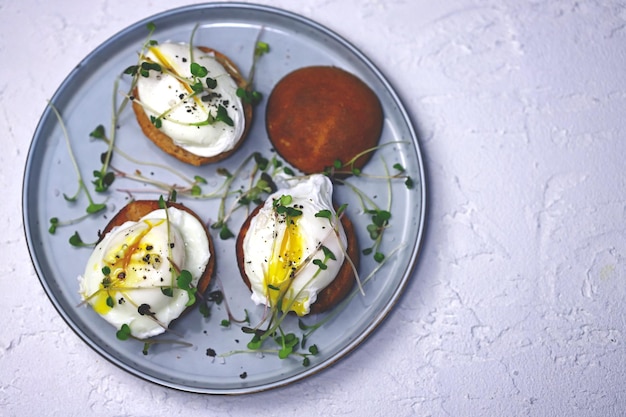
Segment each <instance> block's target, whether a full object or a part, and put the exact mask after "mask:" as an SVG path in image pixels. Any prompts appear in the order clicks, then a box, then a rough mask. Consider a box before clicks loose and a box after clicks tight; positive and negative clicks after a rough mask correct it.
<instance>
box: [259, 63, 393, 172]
mask: <svg viewBox="0 0 626 417" xmlns="http://www.w3.org/2000/svg"><path fill="white" fill-rule="evenodd" d="M265 122H266V128H267V133H268V135H269V138H270V140H271V142H272V144H273V145H274V148H275V149H276V151H277V152H278V153H279V154H280V156H282V157H283V158H284V159H285V160H286V161H287V162H288V163H289V164H291V165H292V166H294V167H296V168H298V169H299V170H300V171H302V172H304V173H306V174H312V173H319V172H323V171H324V169H325V168H327V167H331V166H333V163H334V162H335V161H336V160H340V161H341V162H343V163H346V162H348V161H349V160H351V159H352V158H354V157H355V156H357V155H358V154H359V153H360V152H363V151H365V150H367V149H370V148H372V147H375V146H376V145H377V144H378V141H379V139H380V135H381V132H382V126H383V111H382V107H381V104H380V101H379V100H378V97H377V96H376V94H374V92H373V91H372V90H371V89H370V88H369V87H368V86H367V85H366V84H365V83H364V82H363V81H361V80H360V79H359V78H357V77H356V76H355V75H353V74H351V73H349V72H347V71H344V70H342V69H340V68H336V67H328V66H313V67H304V68H300V69H298V70H296V71H293V72H291V73H290V74H287V75H286V76H285V77H284V78H282V79H281V80H280V81H279V82H278V84H276V86H275V87H274V89H273V90H272V92H271V94H270V97H269V98H268V101H267V110H266V120H265ZM369 158H370V153H368V154H366V155H364V156H362V157H360V158H358V159H357V160H356V162H355V164H354V167H356V168H359V169H360V168H362V167H363V166H364V165H365V163H367V161H368V160H369Z"/></svg>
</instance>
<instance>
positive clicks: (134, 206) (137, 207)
mask: <svg viewBox="0 0 626 417" xmlns="http://www.w3.org/2000/svg"><path fill="white" fill-rule="evenodd" d="M166 204H167V207H174V208H177V209H179V210H184V211H186V212H187V213H189V214H191V215H193V216H194V217H195V218H196V219H198V221H199V222H200V224H202V226H203V227H204V232H205V233H206V236H207V238H208V241H209V253H210V254H211V256H210V258H209V262H208V264H207V266H206V268H205V270H204V272H203V273H202V275H201V276H200V279H199V280H198V285H197V288H198V293H199V294H202V293H204V292H205V291H206V289H207V288H208V286H209V283H210V282H211V277H212V276H213V270H214V269H215V250H214V248H213V240H212V239H211V235H210V233H209V230H208V229H207V226H206V224H205V223H204V222H203V221H202V219H200V217H199V216H198V215H197V214H196V213H195V212H194V211H192V210H191V209H189V208H188V207H186V206H184V205H182V204H180V203H174V202H171V201H168V202H167V203H166ZM160 208H161V207H160V205H159V202H158V201H156V200H135V201H131V202H130V203H128V204H127V205H126V206H124V207H123V208H122V209H121V210H120V211H119V212H117V214H116V215H115V216H114V217H113V218H112V219H111V220H110V221H109V223H108V224H107V225H106V227H105V228H104V229H103V230H102V232H101V233H100V240H101V239H102V238H103V237H104V236H105V235H106V234H107V233H109V232H110V231H111V230H112V229H113V228H114V227H116V226H121V225H122V224H124V223H125V222H127V221H132V222H136V221H139V220H140V219H141V218H142V217H143V216H145V215H147V214H149V213H151V212H153V211H154V210H158V209H160Z"/></svg>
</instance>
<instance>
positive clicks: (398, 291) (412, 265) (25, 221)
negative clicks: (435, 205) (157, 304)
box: [21, 2, 428, 395]
mask: <svg viewBox="0 0 626 417" xmlns="http://www.w3.org/2000/svg"><path fill="white" fill-rule="evenodd" d="M208 9H234V10H236V11H235V12H239V11H242V10H247V11H258V12H264V13H269V14H272V15H277V16H280V17H283V18H286V19H289V20H293V21H296V22H298V23H300V24H303V25H305V26H309V27H312V28H313V29H315V30H316V31H319V32H321V33H322V34H324V35H326V36H329V37H330V38H332V39H333V40H334V41H337V42H339V43H340V44H341V45H342V46H344V47H345V48H346V49H348V50H349V51H350V52H351V53H353V54H354V55H355V57H356V58H357V59H358V60H360V61H361V62H362V63H363V64H365V66H366V67H367V68H368V69H369V70H370V71H371V72H372V73H373V75H374V76H375V77H376V78H377V80H378V81H379V82H380V83H381V84H382V85H383V86H384V87H385V89H386V93H387V94H389V96H390V97H391V99H392V101H393V102H394V103H395V104H396V107H397V108H396V109H394V111H395V112H397V113H399V116H400V117H401V119H402V120H404V121H405V122H406V128H407V130H408V132H409V134H410V141H411V145H412V146H413V147H414V149H415V153H416V156H417V159H418V160H417V166H418V168H419V184H420V195H419V202H420V215H419V219H418V221H417V228H418V230H417V235H416V239H415V241H414V242H409V243H408V244H409V245H412V249H411V251H410V255H411V256H410V258H409V261H408V267H407V268H406V271H405V272H404V274H403V277H402V279H401V280H400V282H399V283H398V285H397V286H396V288H395V290H394V291H393V292H392V294H391V296H390V298H389V301H388V302H387V303H386V304H385V305H384V308H382V309H381V310H380V311H379V312H378V313H377V314H376V315H375V316H374V317H373V319H372V321H371V322H370V323H369V324H368V325H367V326H366V327H365V328H364V331H363V332H361V333H360V334H358V335H357V336H356V337H355V338H354V339H353V340H351V341H348V342H347V343H346V344H345V345H344V346H343V347H342V348H341V349H339V350H338V351H337V352H336V353H335V354H334V355H333V356H332V357H329V358H327V359H326V360H324V361H322V362H321V363H319V364H316V365H315V366H314V367H311V368H309V369H308V370H305V371H303V372H300V373H297V374H295V375H292V376H289V377H287V378H283V379H281V380H278V381H274V382H273V383H269V384H264V385H261V386H253V387H242V388H235V389H218V390H216V389H210V388H207V389H198V388H196V387H190V386H186V385H184V384H180V383H174V382H172V381H164V380H162V379H160V378H158V377H155V376H152V375H149V374H146V373H144V372H140V371H139V370H137V369H135V368H134V367H132V366H131V365H130V364H127V363H125V362H123V361H120V360H119V359H116V358H115V357H114V356H113V355H112V354H111V353H109V352H108V351H107V350H106V349H104V348H103V347H102V346H100V345H98V344H96V343H94V342H93V341H92V340H91V339H90V338H89V337H88V335H86V334H85V333H84V332H83V331H82V330H81V329H80V328H78V326H77V325H76V324H75V323H74V322H73V321H72V320H71V318H70V317H69V315H68V314H67V313H66V312H65V310H64V308H63V307H62V305H61V303H60V301H59V300H58V299H57V297H55V296H54V294H53V291H52V289H51V287H50V283H49V282H48V280H47V279H46V278H45V277H44V271H43V268H42V267H41V265H40V263H39V262H40V260H39V259H37V258H36V251H37V249H36V248H35V243H34V242H33V236H32V234H33V233H32V231H31V228H33V227H35V225H33V224H31V221H30V219H29V208H31V203H30V201H29V198H28V197H29V189H28V188H27V183H28V180H29V177H30V175H31V170H32V166H33V164H34V162H35V161H34V151H35V147H36V145H37V142H38V140H37V137H39V136H40V134H41V130H42V129H43V124H44V121H45V119H46V118H47V117H49V113H50V112H51V109H50V107H49V106H46V107H45V109H44V110H43V112H42V114H41V116H40V118H39V121H38V123H37V126H36V128H35V130H34V132H33V135H32V138H31V142H30V145H29V147H28V151H27V157H26V161H25V165H24V172H23V176H22V199H21V200H22V201H21V202H22V210H21V211H22V225H23V231H24V234H25V238H26V243H27V249H28V253H29V257H30V259H31V263H32V265H33V268H34V270H35V273H36V275H37V277H38V279H39V282H40V284H41V285H42V287H43V289H44V292H45V293H46V296H47V297H48V299H49V300H50V301H51V303H52V305H53V306H54V308H55V309H56V310H57V312H58V313H59V315H60V316H61V318H63V320H64V321H65V322H66V324H67V325H68V326H69V328H70V329H71V330H72V331H73V332H74V333H75V334H76V335H77V336H78V337H79V339H81V340H82V341H83V342H84V343H85V344H86V345H87V346H89V347H90V348H92V349H93V350H94V351H95V352H97V353H98V354H99V355H100V356H102V357H103V358H105V359H107V361H108V362H110V363H112V364H114V365H115V366H117V367H118V368H120V369H123V370H125V371H126V372H128V373H130V374H131V375H134V376H135V377H138V378H140V379H143V380H145V381H149V382H151V383H154V384H156V385H158V386H162V387H166V388H170V389H174V390H178V391H184V392H192V393H200V394H217V395H241V394H250V393H256V392H262V391H267V390H271V389H277V388H280V387H284V386H286V385H289V384H292V383H294V382H298V381H301V380H303V379H305V378H307V377H309V376H312V375H315V374H318V373H320V372H321V371H323V370H325V369H327V368H328V367H330V366H332V365H334V364H335V363H337V362H338V361H340V360H342V359H344V358H346V357H347V356H348V355H350V354H351V353H352V352H353V351H354V350H355V349H356V348H357V347H359V346H360V345H362V344H363V343H364V342H365V340H367V339H368V338H369V337H370V336H372V335H373V333H374V332H375V331H376V330H377V329H378V328H380V326H381V324H382V323H383V322H385V320H386V318H387V317H388V316H389V314H390V313H391V312H392V311H393V310H394V308H395V306H396V305H397V304H398V302H399V301H400V299H401V298H402V296H403V295H404V293H405V289H406V287H407V285H408V282H409V280H410V279H411V278H412V277H413V276H414V273H415V269H416V265H417V261H418V258H419V254H420V252H421V248H422V246H423V240H424V233H425V222H426V212H427V207H428V204H427V183H426V177H425V168H424V161H423V156H422V152H421V148H420V143H419V141H418V137H417V134H416V131H415V127H414V123H413V120H412V119H411V117H410V115H409V113H408V112H407V110H406V107H405V106H404V104H403V101H402V100H401V98H400V96H399V95H398V93H397V91H396V89H395V88H393V86H392V85H391V83H390V82H389V80H388V79H387V78H386V77H385V76H384V74H383V73H382V72H381V71H380V70H379V68H378V67H377V66H376V65H375V64H374V63H373V62H372V61H371V60H370V59H369V58H368V57H367V56H366V55H365V54H363V53H362V52H361V51H360V50H359V49H358V48H357V47H356V46H354V45H353V44H352V43H351V42H350V41H348V40H347V39H345V38H344V37H342V36H341V35H339V34H338V33H336V32H335V31H333V30H331V29H329V28H328V27H326V26H324V25H321V24H320V23H317V22H316V21H314V20H312V19H310V18H308V17H305V16H302V15H300V14H297V13H295V12H291V11H288V10H285V9H282V8H278V7H275V6H267V5H260V4H255V3H242V2H215V3H199V4H193V5H185V6H179V7H175V8H171V9H166V10H163V11H161V12H157V13H154V14H152V15H150V16H148V17H145V18H143V19H140V20H138V21H136V22H134V23H131V24H130V25H127V26H126V27H124V28H123V29H121V30H119V31H117V32H116V33H114V34H113V35H111V36H109V37H108V38H107V39H106V40H104V41H103V42H101V43H100V44H99V45H98V46H97V47H96V48H94V49H93V50H91V51H90V52H89V53H88V54H87V55H85V56H84V57H83V58H82V59H81V60H80V61H79V62H78V64H77V65H76V66H75V67H74V68H73V69H72V70H71V71H70V72H69V73H68V74H67V76H66V77H65V78H64V79H63V81H62V82H61V83H60V84H59V86H58V87H57V88H56V90H55V92H54V94H53V95H52V96H51V98H50V99H49V102H54V101H55V100H57V99H58V97H59V96H60V95H62V94H63V92H64V91H65V90H66V87H67V85H68V84H69V83H70V81H71V80H72V79H73V77H74V76H75V74H76V73H77V72H79V71H80V69H81V67H82V64H83V63H84V62H86V61H87V60H89V59H91V58H92V57H95V56H97V55H98V54H99V53H100V51H101V50H102V49H104V48H106V47H107V46H108V45H109V44H110V43H112V42H114V41H115V40H117V39H119V38H120V37H122V36H124V35H125V34H126V33H129V32H132V31H133V30H134V29H136V28H137V27H140V26H142V25H144V26H145V25H146V24H148V23H149V22H151V21H154V20H155V19H163V18H167V17H169V16H174V15H180V14H186V13H190V12H193V11H198V10H208Z"/></svg>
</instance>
